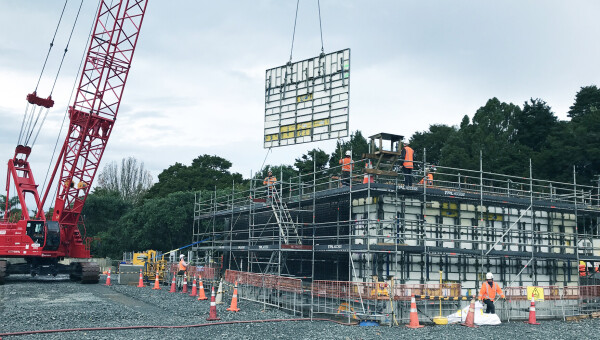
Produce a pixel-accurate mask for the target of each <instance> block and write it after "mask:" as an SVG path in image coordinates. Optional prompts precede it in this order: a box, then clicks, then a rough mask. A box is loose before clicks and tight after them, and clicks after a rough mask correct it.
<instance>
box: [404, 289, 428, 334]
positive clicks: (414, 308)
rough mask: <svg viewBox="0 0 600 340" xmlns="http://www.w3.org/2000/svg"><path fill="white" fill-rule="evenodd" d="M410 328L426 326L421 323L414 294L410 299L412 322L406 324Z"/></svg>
mask: <svg viewBox="0 0 600 340" xmlns="http://www.w3.org/2000/svg"><path fill="white" fill-rule="evenodd" d="M406 327H408V328H423V327H425V326H423V325H419V314H418V312H417V302H416V301H415V296H414V295H413V296H412V298H411V299H410V323H409V324H408V325H406Z"/></svg>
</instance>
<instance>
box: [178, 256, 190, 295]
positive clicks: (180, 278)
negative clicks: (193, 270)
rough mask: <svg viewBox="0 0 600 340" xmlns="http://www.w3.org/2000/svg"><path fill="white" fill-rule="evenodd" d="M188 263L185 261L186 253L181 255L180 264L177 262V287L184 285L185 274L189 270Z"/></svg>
mask: <svg viewBox="0 0 600 340" xmlns="http://www.w3.org/2000/svg"><path fill="white" fill-rule="evenodd" d="M187 267H188V263H187V262H185V255H183V254H181V255H179V264H177V287H182V286H183V275H184V274H185V273H186V272H187Z"/></svg>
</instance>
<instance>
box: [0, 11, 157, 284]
mask: <svg viewBox="0 0 600 340" xmlns="http://www.w3.org/2000/svg"><path fill="white" fill-rule="evenodd" d="M146 5H147V0H120V1H119V0H113V1H108V0H107V1H104V0H100V3H99V5H98V12H97V14H96V17H95V22H94V24H93V25H94V26H93V30H92V31H91V36H90V40H89V43H88V45H87V54H86V55H85V57H84V60H83V63H82V65H83V68H82V69H81V73H80V77H79V85H78V87H77V90H76V93H75V96H74V101H73V104H72V105H71V106H69V107H68V109H67V113H68V116H69V128H68V132H67V135H66V138H65V140H64V143H63V144H62V148H61V149H60V152H59V154H58V156H57V160H56V163H55V165H54V170H53V172H52V175H51V177H50V178H51V179H50V181H49V182H48V183H49V184H48V187H47V188H46V189H45V191H41V192H43V193H44V194H43V196H40V194H39V192H38V185H37V184H36V181H35V179H34V177H33V172H32V169H31V167H30V164H29V156H30V155H31V152H32V146H33V144H35V138H34V139H33V142H32V139H31V137H32V136H36V137H37V134H34V133H33V132H34V130H33V129H28V128H30V127H32V126H33V127H35V126H36V124H35V123H36V122H38V120H40V113H42V112H43V111H44V110H49V109H50V108H51V107H52V106H53V105H54V101H53V100H52V98H51V96H49V97H48V98H41V97H39V96H38V94H37V87H36V91H34V92H33V93H30V94H29V95H27V98H26V99H27V109H26V115H25V117H24V118H23V123H22V128H21V134H20V137H19V142H18V143H17V144H19V145H18V146H17V147H16V149H15V153H14V156H13V157H12V158H11V159H10V160H9V161H8V173H7V180H6V198H7V199H6V206H5V207H4V210H5V211H4V216H3V217H2V219H1V220H0V258H4V259H7V258H21V259H24V260H25V261H20V262H21V263H20V264H12V265H11V264H10V263H9V261H7V260H0V284H3V283H4V279H5V277H6V276H7V275H10V274H30V275H32V276H36V275H57V274H59V273H68V274H69V275H70V278H71V280H73V281H80V282H82V283H97V282H98V280H99V267H98V265H97V264H96V263H94V262H90V261H89V259H90V257H91V256H90V249H89V245H88V244H87V243H86V242H85V235H82V234H81V231H80V228H79V227H80V224H81V220H80V218H81V210H82V208H83V206H84V204H85V201H86V198H87V196H88V194H89V191H90V189H91V187H92V183H93V181H94V177H95V176H96V172H97V170H98V166H99V164H100V160H101V159H102V155H103V154H104V150H105V148H106V144H107V142H108V139H109V137H110V134H111V132H112V129H113V126H114V123H115V121H116V118H117V113H118V111H119V107H120V104H121V98H122V95H123V90H124V88H125V83H126V81H127V76H128V74H129V70H130V68H131V61H132V58H133V54H134V51H135V48H136V44H137V41H138V37H139V33H140V29H141V26H142V22H143V19H144V14H145V12H146ZM65 6H66V5H65ZM63 13H64V10H63ZM61 18H62V15H61ZM59 22H60V20H59ZM57 31H58V29H57ZM50 46H52V44H51V45H50ZM65 53H66V49H65ZM38 84H39V82H38ZM28 112H31V114H30V115H28V114H27V113H28ZM36 112H37V115H36V114H35V113H36ZM46 114H47V112H46ZM43 117H45V115H43ZM43 120H45V118H44V119H42V121H43ZM24 127H25V129H24ZM39 129H41V127H40V128H39ZM39 131H40V130H38V133H39ZM55 180H56V182H55ZM53 183H55V184H56V186H57V189H56V197H55V199H54V210H53V212H52V214H51V216H48V217H46V215H45V213H44V210H43V207H44V203H45V201H46V198H47V197H48V193H49V191H50V188H51V187H53V185H52V184H53ZM11 187H12V188H14V190H15V192H16V195H17V196H18V198H19V203H20V206H21V216H20V217H18V216H17V217H15V216H11V215H10V206H9V199H8V198H9V197H11V192H10V189H11ZM42 189H43V188H42ZM29 197H30V198H29ZM40 197H41V198H40ZM27 199H29V202H35V209H34V210H33V213H31V214H30V212H29V210H28V208H27V202H28V201H27ZM15 221H16V222H15ZM65 258H69V259H70V260H71V262H70V264H68V265H67V264H63V263H61V261H62V260H63V259H65Z"/></svg>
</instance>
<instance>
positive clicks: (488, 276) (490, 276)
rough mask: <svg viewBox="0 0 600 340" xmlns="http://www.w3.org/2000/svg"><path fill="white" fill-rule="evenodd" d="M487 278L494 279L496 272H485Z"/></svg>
mask: <svg viewBox="0 0 600 340" xmlns="http://www.w3.org/2000/svg"><path fill="white" fill-rule="evenodd" d="M485 279H486V280H493V279H494V274H492V273H487V274H485Z"/></svg>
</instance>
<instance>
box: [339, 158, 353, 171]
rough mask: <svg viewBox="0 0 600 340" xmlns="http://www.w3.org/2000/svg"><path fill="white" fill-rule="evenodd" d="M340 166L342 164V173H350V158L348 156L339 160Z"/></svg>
mask: <svg viewBox="0 0 600 340" xmlns="http://www.w3.org/2000/svg"><path fill="white" fill-rule="evenodd" d="M340 164H342V171H348V172H350V171H352V166H353V164H352V158H350V157H349V156H348V157H344V158H342V159H340Z"/></svg>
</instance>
